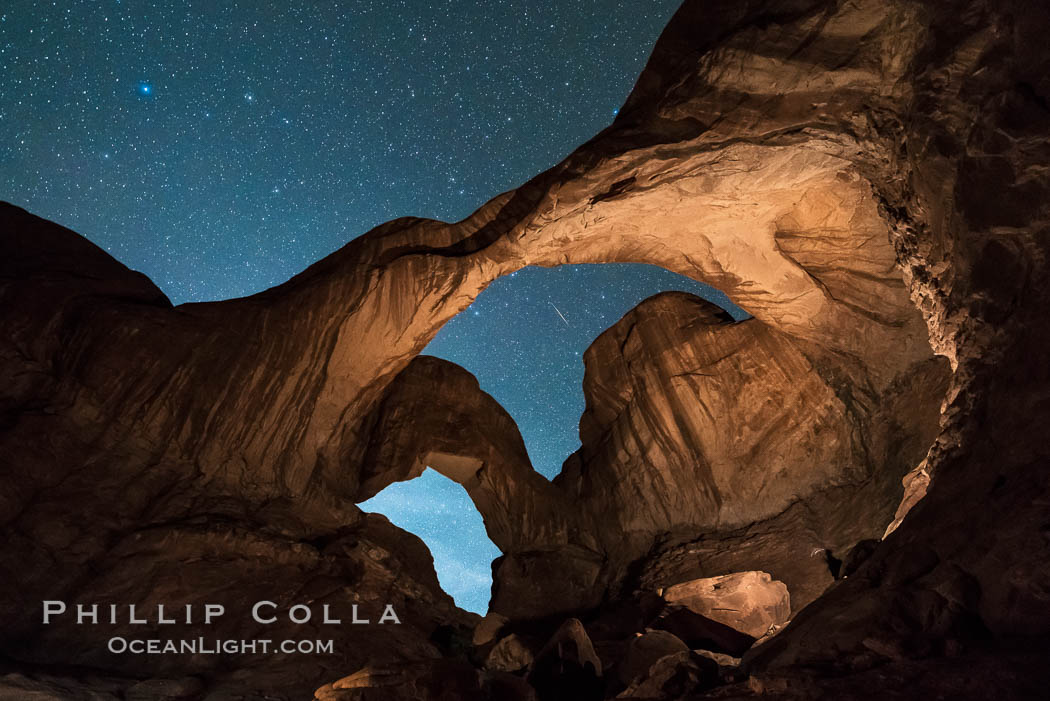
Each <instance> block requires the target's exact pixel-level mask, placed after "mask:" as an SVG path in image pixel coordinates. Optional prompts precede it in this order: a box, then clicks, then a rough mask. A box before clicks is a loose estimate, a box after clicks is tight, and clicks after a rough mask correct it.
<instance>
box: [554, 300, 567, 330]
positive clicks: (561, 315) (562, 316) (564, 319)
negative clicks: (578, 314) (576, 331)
mask: <svg viewBox="0 0 1050 701" xmlns="http://www.w3.org/2000/svg"><path fill="white" fill-rule="evenodd" d="M549 304H550V305H551V306H552V307H554V311H556V312H558V316H560V317H561V320H562V321H564V322H565V325H566V326H569V327H570V328H571V325H570V324H569V320H568V319H566V318H565V315H564V314H562V313H561V310H560V309H558V306H557V305H556V304H555V303H554V302H549Z"/></svg>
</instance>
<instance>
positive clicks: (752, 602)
mask: <svg viewBox="0 0 1050 701" xmlns="http://www.w3.org/2000/svg"><path fill="white" fill-rule="evenodd" d="M663 596H664V599H666V600H667V601H669V602H671V603H672V604H680V605H682V606H685V607H686V608H688V609H689V610H690V611H693V612H695V613H698V614H700V615H701V616H706V617H707V618H710V619H711V620H714V621H718V622H720V623H724V624H726V625H727V626H729V627H731V628H733V629H735V630H738V631H740V632H741V633H746V634H747V635H750V636H751V637H753V638H760V637H762V636H763V635H765V634H766V632H767V631H768V630H769V628H770V627H771V626H773V625H780V624H783V623H785V622H787V620H788V618H789V617H790V616H791V597H790V595H789V594H788V590H787V587H786V586H784V583H783V582H778V581H775V580H774V579H773V578H772V577H770V576H769V574H767V573H766V572H734V573H732V574H726V575H721V576H719V577H704V578H701V579H694V580H691V581H688V582H681V583H679V584H675V585H674V586H671V587H668V588H667V589H665V590H664V594H663Z"/></svg>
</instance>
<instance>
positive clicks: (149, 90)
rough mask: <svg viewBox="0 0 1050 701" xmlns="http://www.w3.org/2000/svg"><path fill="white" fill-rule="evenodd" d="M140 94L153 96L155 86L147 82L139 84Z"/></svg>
mask: <svg viewBox="0 0 1050 701" xmlns="http://www.w3.org/2000/svg"><path fill="white" fill-rule="evenodd" d="M139 92H140V93H142V94H143V95H151V94H153V86H152V85H150V84H149V83H145V82H143V83H139Z"/></svg>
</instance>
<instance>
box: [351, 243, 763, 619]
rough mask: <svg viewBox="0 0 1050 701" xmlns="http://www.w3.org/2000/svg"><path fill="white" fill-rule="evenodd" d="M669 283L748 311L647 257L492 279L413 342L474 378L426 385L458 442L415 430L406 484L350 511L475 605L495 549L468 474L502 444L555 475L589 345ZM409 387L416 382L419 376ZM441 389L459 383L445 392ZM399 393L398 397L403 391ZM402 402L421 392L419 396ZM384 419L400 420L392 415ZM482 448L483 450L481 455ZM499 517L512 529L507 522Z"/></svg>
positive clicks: (482, 597) (569, 442)
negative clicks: (400, 536) (410, 545)
mask: <svg viewBox="0 0 1050 701" xmlns="http://www.w3.org/2000/svg"><path fill="white" fill-rule="evenodd" d="M675 290H677V291H681V292H685V293H689V294H693V295H698V296H700V297H701V298H703V299H707V300H710V301H711V302H712V303H713V304H717V305H718V306H719V307H721V308H724V309H727V310H728V312H727V313H728V315H729V317H731V318H732V319H735V320H740V319H745V318H749V315H748V314H747V313H746V312H745V311H744V310H742V309H740V308H739V307H738V306H736V305H735V304H733V303H732V301H731V300H729V298H728V297H726V296H725V295H724V294H722V293H721V292H719V291H718V290H716V289H714V288H712V287H709V286H707V285H704V284H702V283H698V282H696V281H695V280H692V279H689V278H686V277H684V276H682V275H679V274H676V273H672V272H670V271H668V270H666V269H663V268H660V267H657V266H654V265H645V264H630V263H610V264H579V265H564V266H557V267H553V268H531V267H527V268H524V269H522V270H520V271H516V272H514V273H511V274H509V275H507V276H505V277H503V278H500V279H498V280H496V281H495V282H494V283H492V284H491V285H490V286H489V287H488V288H487V289H486V290H485V291H484V292H482V293H481V294H480V295H479V296H478V297H477V298H476V299H475V300H474V302H473V303H472V304H471V305H470V306H469V307H468V308H467V309H465V310H464V311H463V312H461V313H460V314H458V315H457V316H456V317H454V318H453V319H452V320H450V321H449V322H448V323H447V324H446V325H445V326H444V327H443V328H442V330H441V331H440V332H439V333H438V334H437V336H436V337H435V338H434V340H433V341H432V342H431V343H430V344H429V345H428V346H427V348H426V349H424V354H425V355H427V356H434V357H435V358H441V359H443V360H444V361H447V362H448V363H449V364H452V363H455V364H456V365H458V366H460V367H462V368H463V369H464V370H466V371H468V372H470V373H471V374H472V375H473V376H474V377H475V378H476V379H477V385H472V384H471V383H470V382H469V381H467V376H466V375H465V373H464V374H463V375H462V377H461V378H459V379H461V380H463V381H462V382H455V381H447V380H446V381H445V383H444V384H443V385H440V384H439V385H437V386H435V387H432V389H434V390H436V391H440V390H439V389H438V387H444V388H445V390H446V396H445V397H443V401H446V402H448V403H450V404H455V403H457V402H461V405H460V407H458V410H457V413H454V414H453V416H454V417H455V418H454V419H453V420H452V421H450V422H448V423H449V425H446V426H445V427H444V428H443V429H442V430H441V431H440V432H441V433H442V434H443V435H445V436H446V437H448V436H450V435H456V434H457V433H458V434H459V436H460V439H459V440H458V441H453V442H452V443H445V444H441V443H433V442H432V441H428V440H427V438H425V437H424V434H425V429H424V430H422V431H420V432H419V433H417V439H418V440H420V441H421V442H420V443H419V444H418V448H417V449H416V451H415V452H414V453H412V454H408V453H402V456H403V457H404V458H406V459H408V460H410V461H412V468H411V469H409V470H407V471H403V472H402V475H401V477H402V479H403V480H406V481H399V482H398V483H396V484H393V485H391V486H389V487H386V488H385V489H383V490H382V491H380V492H379V493H378V494H376V495H375V496H373V497H371V498H369V499H368V500H366V501H364V502H361V503H360V504H359V505H360V506H361V508H362V509H364V510H366V511H376V512H380V513H382V514H384V515H386V516H387V517H389V518H390V519H391V521H392V522H393V523H395V524H396V525H398V526H401V527H403V528H405V529H406V530H408V531H410V532H412V533H415V534H416V535H418V536H420V537H421V538H422V539H423V540H424V542H425V543H427V545H428V546H429V547H430V549H431V552H432V553H433V555H434V560H435V566H436V568H437V571H438V576H439V578H440V579H441V581H442V583H443V584H445V586H446V591H448V592H449V593H450V594H452V596H453V597H454V598H455V599H456V601H457V602H458V603H459V604H460V605H461V606H463V607H465V608H468V609H469V610H474V611H480V612H482V613H484V612H485V610H486V609H487V606H488V600H489V588H490V586H491V582H492V575H491V561H492V560H493V559H494V558H495V557H497V556H498V555H499V554H500V552H499V550H498V549H497V548H496V547H495V546H494V545H493V544H492V541H491V540H490V539H489V538H488V537H487V536H486V534H485V527H484V525H483V524H482V521H481V517H480V516H478V515H477V510H476V508H475V506H474V505H473V504H471V503H470V501H469V499H468V495H471V496H473V497H475V498H476V499H482V500H484V499H486V496H485V495H484V494H483V490H480V489H479V488H477V483H478V480H477V479H476V478H475V475H476V474H477V473H478V472H479V470H483V469H485V468H486V466H487V465H488V466H489V467H490V468H491V464H492V458H493V457H494V455H493V454H498V456H499V458H500V459H503V460H506V459H507V454H508V453H510V454H511V455H514V457H515V459H516V462H517V464H519V465H520V466H521V468H522V471H523V472H524V471H525V470H526V469H527V470H529V471H530V472H531V470H533V469H534V470H535V471H536V473H538V474H539V475H543V477H544V478H546V479H548V480H549V479H552V478H555V477H556V476H557V474H558V473H559V472H560V471H561V468H562V464H563V463H564V462H565V461H566V459H567V458H569V456H570V455H572V454H573V453H575V452H576V451H577V450H578V449H579V448H580V440H579V435H580V433H579V431H580V418H581V416H582V415H583V414H584V411H585V399H584V394H583V391H582V387H583V384H584V375H585V366H584V356H585V355H586V353H587V351H588V349H589V348H590V347H591V346H592V345H593V344H594V343H595V340H596V339H597V338H598V337H599V336H600V335H601V334H602V333H604V332H605V331H606V330H607V329H608V328H610V327H612V326H614V325H615V324H616V323H618V322H619V321H620V320H621V319H622V318H623V316H624V315H625V314H628V313H630V311H631V310H632V309H634V308H635V307H636V306H637V305H638V304H639V303H641V302H642V301H643V300H645V299H647V298H649V297H651V296H653V295H655V294H658V293H666V292H669V291H675ZM416 365H417V367H424V368H428V372H427V373H418V374H419V375H420V376H422V375H423V374H428V375H429V377H428V381H429V382H431V383H432V382H434V381H435V379H436V378H437V377H439V376H440V375H441V374H442V373H443V372H449V371H450V370H451V367H454V366H450V365H449V366H439V361H434V360H431V361H425V360H423V359H417V361H416ZM439 368H440V369H439ZM418 384H419V385H421V387H420V388H421V389H422V386H424V385H425V383H423V382H422V381H421V382H419V383H418ZM452 386H455V387H457V388H458V390H459V391H458V392H456V391H448V390H450V388H451V387H452ZM482 393H484V394H486V395H490V396H491V399H492V400H494V401H493V402H492V406H489V407H485V408H482V407H480V406H479V407H477V408H476V409H475V410H473V411H467V412H465V413H464V412H462V409H463V405H471V404H473V403H474V402H477V401H478V399H477V398H478V397H479V396H481V394H482ZM399 396H401V397H402V398H404V394H401V395H399ZM413 401H420V402H421V403H423V402H425V401H427V400H424V399H422V397H418V398H415V399H413ZM480 404H482V405H484V404H485V402H480ZM497 407H498V408H499V410H505V411H506V412H507V414H509V416H508V418H509V419H510V421H509V422H508V421H504V422H502V425H501V426H500V427H499V428H496V427H495V426H494V425H493V422H492V420H491V413H493V412H495V411H496V410H497V409H496V408H497ZM486 414H490V416H488V417H486ZM391 424H392V425H393V426H395V427H400V426H403V423H402V421H401V420H400V419H397V420H394V421H392V422H391ZM451 424H458V425H456V426H453V425H451ZM465 426H472V427H474V429H473V430H472V429H465ZM518 431H520V434H521V438H522V439H523V440H524V445H525V448H524V451H522V450H521V449H520V447H518V446H515V448H514V449H508V448H506V446H502V447H499V448H497V449H495V450H492V449H490V448H484V447H483V446H484V444H485V442H486V441H492V440H493V436H494V435H496V434H498V433H503V434H509V433H512V432H513V433H516V432H518ZM495 442H496V443H499V440H498V439H497V440H496V441H495ZM488 451H491V452H492V453H493V454H488V455H486V452H488ZM438 474H440V475H443V476H444V478H447V479H443V478H441V477H438V476H437V475H438ZM533 475H535V473H533ZM455 483H458V485H456V484H455ZM459 485H462V487H464V488H466V489H467V493H464V492H463V490H462V488H461V487H460V486H459ZM464 512H466V515H464ZM442 522H453V524H454V525H455V526H456V527H449V528H442V527H441V526H440V524H441V523H442ZM507 525H508V527H513V523H512V519H509V520H508V524H507ZM460 526H461V527H460ZM486 556H487V559H486Z"/></svg>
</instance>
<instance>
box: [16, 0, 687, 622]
mask: <svg viewBox="0 0 1050 701" xmlns="http://www.w3.org/2000/svg"><path fill="white" fill-rule="evenodd" d="M679 4H680V0H649V2H646V3H637V2H627V1H625V0H624V1H615V0H548V1H545V2H540V1H539V0H444V1H441V0H434V1H432V2H410V1H408V0H400V1H399V0H338V1H328V2H297V1H295V0H289V1H288V2H264V1H262V0H252V1H250V2H248V1H240V0H227V1H224V2H212V1H211V0H206V1H201V2H194V1H184V2H178V1H174V0H172V1H164V2H159V1H154V2H143V1H138V0H62V1H60V2H40V1H39V0H5V2H3V3H0V199H3V200H7V201H9V202H13V203H14V204H17V205H19V206H21V207H25V208H26V209H28V210H29V211H31V212H33V213H35V214H38V215H40V216H43V217H46V218H48V219H52V220H54V221H57V222H58V223H60V224H62V225H64V226H67V227H69V228H71V229H73V230H75V231H78V232H80V233H81V234H83V235H85V236H87V237H88V238H89V239H91V240H92V241H94V242H95V243H97V244H99V245H100V246H102V247H103V248H105V249H106V250H107V251H109V252H110V253H111V254H112V255H114V256H115V257H116V258H118V259H119V260H121V261H122V262H124V263H125V264H127V265H128V266H130V267H132V268H134V269H137V270H141V271H142V272H144V273H146V274H147V275H149V276H150V277H151V278H152V279H153V280H154V281H155V282H156V283H157V284H158V285H159V286H160V288H161V289H162V290H164V292H165V293H167V295H168V296H169V297H170V298H171V299H172V301H173V302H174V303H176V304H179V303H183V302H192V301H204V300H215V299H226V298H230V297H237V296H242V295H247V294H251V293H254V292H257V291H259V290H262V289H265V288H267V287H270V286H272V285H274V284H277V283H280V282H282V281H284V280H286V279H287V278H289V277H291V276H292V275H294V274H295V273H297V272H299V271H301V270H302V269H303V268H305V267H306V266H307V265H309V264H310V263H312V262H314V261H316V260H318V259H319V258H321V257H323V256H325V255H327V254H328V253H331V252H332V251H334V250H336V249H337V248H339V247H341V246H342V245H344V244H345V243H346V242H347V241H349V240H350V239H352V238H354V237H355V236H359V235H361V234H362V233H364V232H366V231H367V230H369V229H370V228H372V227H374V226H376V225H377V224H380V223H382V222H384V221H388V220H390V219H393V218H395V217H399V216H422V217H431V218H436V219H443V220H446V221H453V220H458V219H461V218H463V217H465V216H466V215H468V214H470V213H471V212H472V211H473V210H475V209H476V208H477V207H478V206H480V205H481V204H482V203H483V202H485V201H486V200H487V199H489V198H491V197H492V196H494V195H496V194H498V193H500V192H503V191H505V190H508V189H510V188H513V187H516V186H517V185H519V184H521V183H522V182H524V181H526V180H528V179H529V178H530V177H532V176H533V175H535V174H536V173H539V172H540V171H542V170H544V169H546V168H548V167H550V166H552V165H554V164H555V163H557V162H558V161H560V160H561V159H562V158H563V157H564V156H566V155H567V154H568V153H570V152H571V151H572V150H573V149H574V148H575V147H576V146H578V145H579V144H580V143H582V142H584V141H586V140H587V139H589V138H590V137H591V136H593V135H594V134H595V133H597V132H598V131H600V130H601V129H602V128H603V127H605V126H607V125H608V124H609V123H610V122H611V121H612V119H613V118H614V116H615V114H616V110H617V108H618V107H619V106H620V105H621V104H622V103H623V102H624V100H625V99H626V97H627V94H628V93H629V92H630V89H631V87H632V86H633V84H634V81H635V80H636V79H637V77H638V75H639V73H640V72H641V70H642V68H643V66H644V64H645V61H646V60H647V59H648V56H649V53H650V52H651V50H652V46H653V44H654V42H655V41H656V38H657V36H658V35H659V33H660V31H661V30H662V29H663V27H664V26H665V25H666V24H667V22H668V20H669V19H670V17H671V15H672V14H673V13H674V10H676V9H677V7H678V5H679ZM665 289H686V290H690V291H694V292H698V293H702V294H708V291H706V290H705V288H702V287H701V286H699V285H697V284H696V283H693V282H691V281H689V280H685V279H684V278H679V277H677V276H673V275H671V274H670V273H667V272H666V271H663V270H659V269H655V268H649V267H647V266H624V265H608V266H567V267H562V268H555V269H552V270H533V269H526V270H523V271H520V272H519V273H517V274H516V275H514V276H510V277H507V278H504V279H501V280H499V281H497V282H496V283H494V284H493V285H491V286H490V287H489V289H488V290H486V291H485V293H484V294H482V296H481V297H479V298H478V300H477V301H476V302H475V303H474V305H472V307H471V308H470V309H468V310H467V311H466V312H464V313H463V314H461V315H460V316H458V317H456V318H455V319H453V320H452V322H450V323H449V324H448V325H447V326H446V327H445V328H444V329H443V330H442V331H441V333H440V334H439V335H438V337H437V338H436V339H435V340H434V341H433V343H431V345H430V347H428V349H427V351H426V352H428V353H431V354H434V355H440V356H442V357H445V358H448V359H450V360H453V361H455V362H459V363H460V364H462V365H464V366H465V367H467V369H469V370H471V371H472V372H474V373H475V374H476V375H477V376H478V378H479V380H480V381H481V384H482V387H483V388H484V389H485V390H486V391H488V392H490V393H492V394H493V395H494V396H495V397H496V398H497V399H499V400H500V401H501V402H502V403H503V405H504V406H505V407H507V409H508V411H510V413H511V415H512V416H514V417H515V419H516V420H517V421H518V423H519V425H520V426H521V429H522V434H523V436H524V437H525V440H526V444H527V446H528V448H529V452H530V455H531V456H532V460H533V463H534V464H535V466H536V468H537V469H539V470H540V471H541V472H543V473H544V474H545V475H547V476H553V475H554V474H556V473H557V472H558V470H559V469H560V466H561V463H562V461H563V460H564V459H565V458H566V457H567V456H568V455H569V453H571V452H572V450H573V449H574V448H575V447H576V445H577V444H578V441H577V438H576V430H577V422H578V419H579V414H580V411H581V410H582V408H583V398H582V393H581V392H580V386H579V383H580V379H581V378H582V373H583V366H582V363H581V362H580V359H579V355H581V354H582V353H583V351H584V349H585V348H586V347H587V345H588V344H589V343H590V342H591V341H592V340H593V339H594V337H595V336H597V334H598V333H599V332H600V331H601V330H603V329H604V328H606V327H608V326H609V325H610V324H611V323H613V322H615V321H616V319H618V318H619V316H621V315H622V314H623V313H624V312H625V311H627V309H629V308H630V307H632V306H634V305H635V304H636V303H637V302H639V301H640V300H641V299H643V298H644V297H646V296H648V295H650V294H652V293H655V292H658V291H660V290H665ZM555 306H556V307H558V310H560V311H561V313H562V314H563V315H564V317H565V320H564V321H563V320H562V319H561V318H560V315H559V314H557V313H556V310H555V309H554V307H555ZM511 320H513V322H511ZM482 344H484V345H485V347H486V350H485V351H484V352H482V351H480V350H479V349H480V348H481V347H482ZM364 506H365V508H367V509H370V510H378V511H382V512H383V513H386V514H387V515H388V516H389V517H390V518H391V519H392V520H393V521H394V522H395V523H398V524H399V525H402V526H403V527H406V528H408V529H409V530H413V531H414V532H416V533H418V534H420V535H422V536H423V537H424V538H425V539H426V540H427V543H428V545H430V547H431V550H432V551H433V552H434V554H435V558H436V560H437V567H438V573H439V577H440V578H441V581H442V583H443V585H444V586H445V587H446V589H447V590H449V591H450V592H451V593H453V595H454V596H456V599H457V601H458V602H459V603H460V605H462V606H465V607H467V608H471V609H474V610H482V611H483V610H484V608H485V606H486V604H487V600H488V577H489V568H488V562H489V560H491V558H492V557H494V556H495V555H496V554H497V553H496V551H495V548H494V547H493V546H492V545H491V543H489V542H488V541H487V539H485V537H484V534H483V531H482V530H481V526H480V523H481V521H480V517H479V516H478V515H477V513H476V512H475V511H474V510H473V508H472V507H471V506H470V504H469V501H467V498H466V495H465V493H464V492H463V490H462V488H460V487H459V486H458V485H455V484H452V483H451V482H448V481H447V480H445V478H443V477H441V476H440V475H437V474H436V473H432V472H431V471H428V473H426V474H425V475H424V477H422V478H420V479H418V480H415V481H413V482H411V483H406V484H402V485H394V486H393V487H391V488H389V489H388V490H387V491H386V492H384V493H383V494H380V495H379V496H377V497H376V498H375V499H373V500H371V501H370V502H368V503H366V504H365V505H364ZM453 521H454V522H455V523H453ZM486 548H488V549H486Z"/></svg>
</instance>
